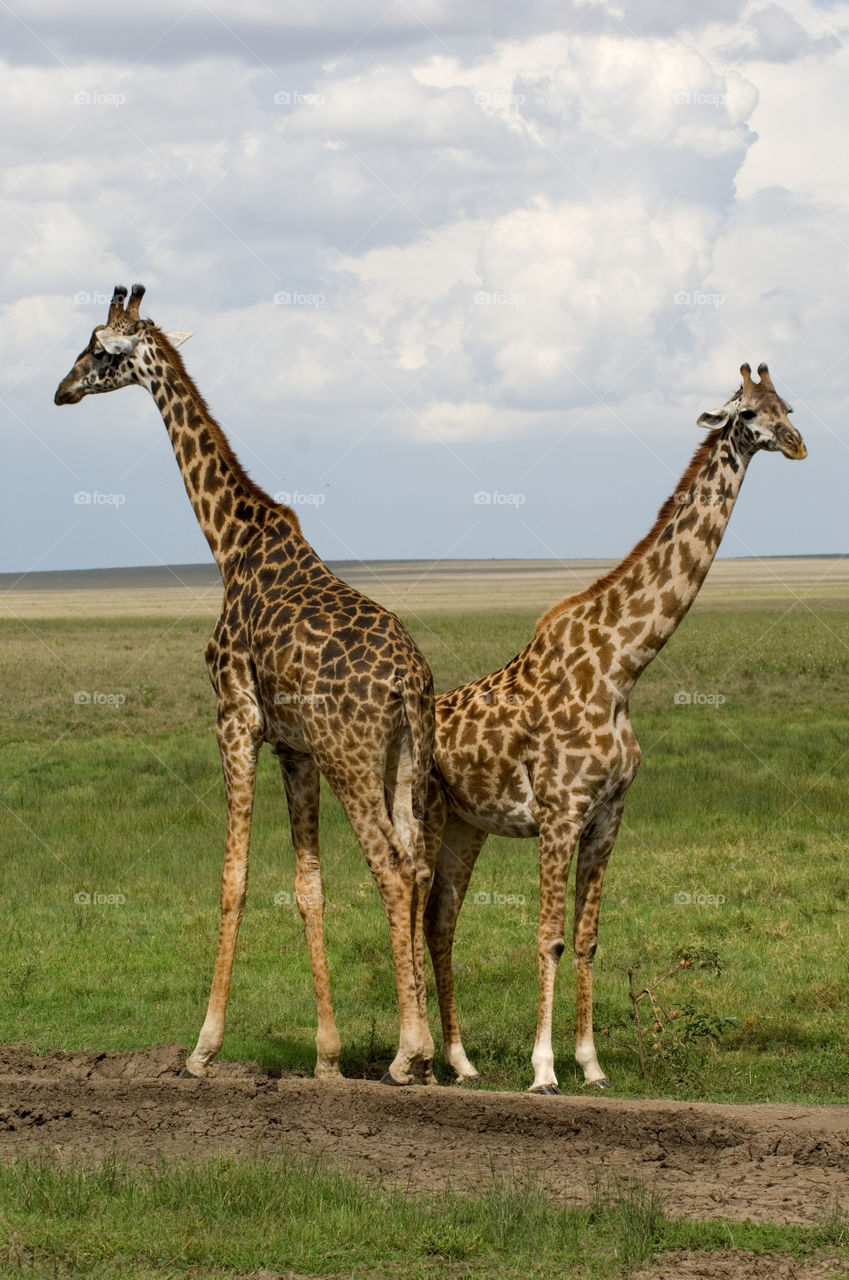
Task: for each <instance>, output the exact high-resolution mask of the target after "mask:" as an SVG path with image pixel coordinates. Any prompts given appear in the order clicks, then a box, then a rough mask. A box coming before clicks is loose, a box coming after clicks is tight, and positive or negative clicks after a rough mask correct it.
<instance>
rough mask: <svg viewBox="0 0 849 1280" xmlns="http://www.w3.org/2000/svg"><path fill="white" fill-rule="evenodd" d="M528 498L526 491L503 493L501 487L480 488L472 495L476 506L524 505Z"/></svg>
mask: <svg viewBox="0 0 849 1280" xmlns="http://www.w3.org/2000/svg"><path fill="white" fill-rule="evenodd" d="M527 500H528V499H527V495H526V494H524V493H502V492H501V491H500V490H499V489H478V491H477V493H474V494H473V495H472V502H473V503H474V504H475V506H476V507H523V506H524V505H525V503H526V502H527Z"/></svg>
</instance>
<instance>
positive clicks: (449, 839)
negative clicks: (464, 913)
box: [425, 816, 486, 1081]
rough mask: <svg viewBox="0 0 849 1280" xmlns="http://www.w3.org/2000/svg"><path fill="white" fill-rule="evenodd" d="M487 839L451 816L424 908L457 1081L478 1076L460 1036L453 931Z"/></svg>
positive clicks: (447, 1051) (445, 1039)
mask: <svg viewBox="0 0 849 1280" xmlns="http://www.w3.org/2000/svg"><path fill="white" fill-rule="evenodd" d="M484 840H486V832H485V831H478V830H477V828H476V827H470V826H469V824H468V823H467V822H464V821H463V820H462V818H457V817H453V816H452V817H450V818H449V819H448V821H447V822H446V823H445V826H444V829H443V831H442V833H441V840H440V843H439V853H438V855H437V860H436V873H435V875H434V878H433V885H432V887H431V891H430V897H429V898H428V903H427V909H426V911H425V935H426V937H427V945H428V949H429V951H430V958H431V960H432V962H433V972H434V974H435V976H436V990H437V994H438V996H439V1012H440V1017H441V1019H442V1054H443V1057H444V1058H445V1061H446V1062H447V1063H448V1065H449V1067H451V1069H452V1071H453V1072H454V1074H455V1075H456V1077H457V1080H458V1081H460V1080H477V1079H478V1073H477V1071H476V1070H475V1068H474V1067H473V1066H472V1064H471V1062H469V1059H468V1058H467V1057H466V1054H465V1050H464V1049H463V1044H462V1041H461V1039H460V1023H459V1021H458V1019H457V1005H456V1003H455V1000H454V975H453V971H452V966H451V959H452V952H453V948H454V931H455V929H456V928H457V917H458V915H459V914H460V908H461V907H462V905H463V899H464V898H465V896H466V890H467V889H468V887H469V879H470V878H471V874H472V869H473V867H474V865H475V862H476V861H477V857H478V854H479V853H480V851H481V849H482V847H483V842H484Z"/></svg>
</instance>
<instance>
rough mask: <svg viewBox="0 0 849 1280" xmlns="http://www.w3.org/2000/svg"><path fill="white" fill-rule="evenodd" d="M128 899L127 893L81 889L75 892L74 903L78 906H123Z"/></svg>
mask: <svg viewBox="0 0 849 1280" xmlns="http://www.w3.org/2000/svg"><path fill="white" fill-rule="evenodd" d="M126 901H127V898H126V894H123V893H101V892H100V891H97V890H96V891H95V892H93V893H88V892H87V891H86V890H85V889H81V890H80V891H79V892H77V893H75V894H74V903H75V904H76V906H78V907H123V906H124V905H125V903H126Z"/></svg>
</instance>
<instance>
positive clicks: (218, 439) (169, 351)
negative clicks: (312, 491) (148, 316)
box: [145, 320, 297, 522]
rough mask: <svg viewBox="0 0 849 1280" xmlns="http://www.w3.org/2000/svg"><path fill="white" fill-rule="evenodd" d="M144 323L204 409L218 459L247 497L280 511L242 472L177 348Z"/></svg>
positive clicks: (149, 322) (243, 471)
mask: <svg viewBox="0 0 849 1280" xmlns="http://www.w3.org/2000/svg"><path fill="white" fill-rule="evenodd" d="M145 323H146V325H147V329H148V332H149V333H151V334H152V336H153V338H154V340H155V342H156V348H157V350H158V351H159V352H161V354H162V358H163V360H165V361H166V362H167V363H168V364H170V365H171V367H172V369H174V370H175V371H176V372H177V373H178V374H179V375H180V377H181V378H182V380H183V381H184V382H185V384H186V386H187V387H188V388H189V390H190V391H191V393H192V395H193V396H195V397H196V399H197V401H198V404H199V405H200V406H201V408H202V409H203V411H204V413H205V415H206V420H207V421H206V425H207V427H208V429H209V433H210V435H211V436H212V438H213V440H214V441H215V445H216V448H217V449H218V451H219V453H220V454H221V457H222V458H223V459H224V461H225V462H226V463H227V466H228V467H229V468H230V470H231V471H232V472H233V474H234V475H235V476H236V477H237V479H238V480H239V481H240V482H241V483H242V484H244V486H245V488H246V489H247V490H248V491H249V492H250V494H251V495H252V496H253V497H254V498H255V499H256V500H257V501H258V502H261V503H262V504H263V506H267V507H271V508H274V509H277V510H283V507H282V505H281V503H279V502H275V501H274V499H273V498H272V497H271V495H270V494H268V493H266V491H265V490H264V489H263V488H262V486H261V485H258V484H257V483H256V481H255V480H252V479H251V477H250V476H249V475H248V473H247V471H246V470H245V468H244V467H243V466H242V464H241V462H240V461H239V459H238V457H237V456H236V454H235V453H234V451H233V447H232V445H231V444H230V441H229V440H228V439H227V436H226V434H225V432H224V430H223V428H222V426H221V424H220V423H219V422H218V421H217V419H216V418H215V417H213V415H212V413H211V411H210V408H209V405H208V404H207V403H206V400H205V399H204V398H203V396H202V395H201V393H200V391H199V390H198V388H197V385H196V383H195V381H194V379H193V378H192V376H191V374H190V373H189V371H188V370H187V368H186V366H185V365H184V364H183V357H182V356H181V355H180V353H179V351H178V350H177V348H176V347H174V346H172V345H171V343H170V342H169V341H168V338H167V336H166V335H165V333H164V332H163V331H162V329H160V328H159V326H158V325H157V324H154V322H153V321H152V320H147V321H146V322H145ZM286 510H287V511H288V508H286ZM289 514H290V515H291V516H292V518H293V519H294V520H295V521H296V522H297V516H296V515H295V513H294V511H292V512H290V513H289Z"/></svg>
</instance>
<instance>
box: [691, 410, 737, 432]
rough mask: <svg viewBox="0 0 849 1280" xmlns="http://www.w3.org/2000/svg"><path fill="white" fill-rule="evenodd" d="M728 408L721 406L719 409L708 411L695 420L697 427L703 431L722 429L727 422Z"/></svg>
mask: <svg viewBox="0 0 849 1280" xmlns="http://www.w3.org/2000/svg"><path fill="white" fill-rule="evenodd" d="M728 418H729V413H728V406H727V405H723V406H722V408H721V409H708V411H707V412H706V413H702V414H700V415H699V417H698V418H697V420H696V421H697V425H698V426H700V427H703V428H704V430H705V431H707V430H711V431H713V430H714V429H715V428H716V427H724V426H725V424H726V422H727V421H728Z"/></svg>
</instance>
